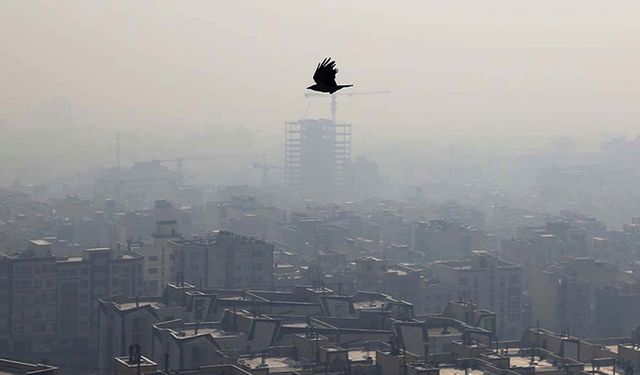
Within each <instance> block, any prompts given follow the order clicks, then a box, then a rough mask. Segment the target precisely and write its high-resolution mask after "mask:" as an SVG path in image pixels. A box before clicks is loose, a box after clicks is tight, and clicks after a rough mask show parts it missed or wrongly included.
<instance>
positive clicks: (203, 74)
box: [0, 0, 640, 140]
mask: <svg viewBox="0 0 640 375" xmlns="http://www.w3.org/2000/svg"><path fill="white" fill-rule="evenodd" d="M639 20H640V2H639V1H637V0H615V1H603V0H598V1H586V0H571V1H570V0H563V1H558V0H548V1H542V0H537V1H513V0H505V1H477V0H470V1H455V0H451V1H441V0H439V1H372V0H361V1H326V0H325V1H299V0H292V1H266V0H261V1H231V0H230V1H188V0H175V1H129V0H127V1H89V0H82V1H63V0H56V1H53V0H52V1H36V0H13V1H12V0H0V47H1V48H2V60H1V62H0V67H1V69H0V82H1V86H2V90H0V117H4V118H5V119H14V118H18V117H21V116H24V115H25V114H26V113H28V112H29V111H31V110H33V109H36V108H38V107H39V106H41V105H42V103H43V102H45V101H46V100H48V99H49V98H51V97H62V98H67V99H68V100H69V101H70V103H71V104H72V107H73V108H74V111H77V112H78V113H82V114H83V115H82V116H81V117H80V119H81V120H79V121H80V122H93V125H99V126H101V127H107V128H108V127H129V128H134V129H135V128H137V127H139V128H141V129H168V128H170V127H172V126H178V127H188V126H204V125H214V124H227V125H244V126H248V127H260V128H263V129H268V130H269V131H271V130H272V131H274V132H282V129H283V123H284V121H285V120H288V119H289V120H293V119H297V118H300V117H302V116H303V115H304V113H305V111H306V110H307V106H308V105H309V103H311V104H310V107H309V109H308V111H309V112H308V113H309V115H310V116H323V117H328V108H329V102H328V100H326V99H314V100H312V101H311V102H309V100H308V99H305V98H304V96H303V92H304V88H305V87H307V86H308V85H310V84H311V75H312V73H313V69H314V68H315V65H316V64H317V62H318V61H319V60H321V59H322V58H323V57H325V56H331V57H334V58H335V59H336V60H337V62H338V66H339V68H340V73H339V75H338V82H339V83H353V84H355V87H354V88H352V89H350V90H351V91H353V92H357V91H376V90H389V91H391V92H392V93H391V94H389V95H378V96H359V97H343V98H341V99H340V101H339V110H338V117H339V119H340V120H345V121H349V122H352V123H353V124H354V132H356V133H357V134H358V133H359V134H360V139H361V140H362V139H366V138H367V137H368V138H372V139H373V138H374V137H382V136H384V137H386V138H387V139H403V138H409V136H411V138H415V137H417V138H430V137H435V136H440V135H442V134H445V135H447V136H452V135H453V136H455V135H466V136H469V135H470V134H471V135H474V136H475V135H490V134H496V133H498V132H504V131H508V132H509V133H513V134H528V133H532V134H541V133H545V132H551V133H563V134H567V133H576V134H584V133H594V134H596V133H597V134H600V133H602V132H605V131H609V132H614V131H625V132H636V131H638V129H640V126H639V125H640V121H639V120H640V73H639V72H640V22H639ZM89 119H90V120H89ZM76 125H82V124H76Z"/></svg>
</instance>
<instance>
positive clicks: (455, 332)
mask: <svg viewBox="0 0 640 375" xmlns="http://www.w3.org/2000/svg"><path fill="white" fill-rule="evenodd" d="M443 330H444V327H434V328H427V333H429V337H435V336H460V335H462V331H460V330H459V329H458V328H456V327H447V331H448V333H443V332H442V331H443Z"/></svg>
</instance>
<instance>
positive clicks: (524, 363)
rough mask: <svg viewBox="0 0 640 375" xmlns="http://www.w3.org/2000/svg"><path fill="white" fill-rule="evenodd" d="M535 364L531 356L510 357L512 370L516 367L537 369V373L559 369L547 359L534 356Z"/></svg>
mask: <svg viewBox="0 0 640 375" xmlns="http://www.w3.org/2000/svg"><path fill="white" fill-rule="evenodd" d="M533 360H534V361H533V363H531V357H530V356H522V355H514V356H509V363H510V366H511V368H514V367H535V369H536V372H537V371H544V370H557V369H558V367H557V366H555V365H554V364H553V363H551V362H549V361H547V360H546V359H542V358H540V357H539V356H534V357H533Z"/></svg>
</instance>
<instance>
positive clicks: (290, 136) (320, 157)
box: [284, 119, 351, 202]
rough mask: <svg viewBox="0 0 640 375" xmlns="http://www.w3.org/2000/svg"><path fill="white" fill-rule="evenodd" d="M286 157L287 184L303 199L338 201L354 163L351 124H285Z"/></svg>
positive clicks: (313, 121)
mask: <svg viewBox="0 0 640 375" xmlns="http://www.w3.org/2000/svg"><path fill="white" fill-rule="evenodd" d="M284 154H285V182H286V183H287V185H289V186H291V187H292V188H293V189H294V190H296V192H297V193H298V194H299V197H300V198H302V199H314V200H317V201H321V202H322V201H331V200H335V199H339V198H340V197H342V196H343V195H344V191H343V190H344V188H345V183H346V168H347V165H348V163H350V162H351V124H336V123H334V122H332V121H330V120H326V119H317V120H316V119H304V120H300V121H295V122H286V123H285V145H284Z"/></svg>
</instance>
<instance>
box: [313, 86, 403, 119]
mask: <svg viewBox="0 0 640 375" xmlns="http://www.w3.org/2000/svg"><path fill="white" fill-rule="evenodd" d="M390 93H391V92H390V91H364V92H344V93H342V92H340V93H335V94H331V122H333V123H334V124H335V123H336V112H338V102H337V99H336V96H355V95H378V94H390ZM304 96H305V97H307V98H310V97H314V98H315V97H326V96H327V95H326V94H316V93H310V92H305V93H304Z"/></svg>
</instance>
